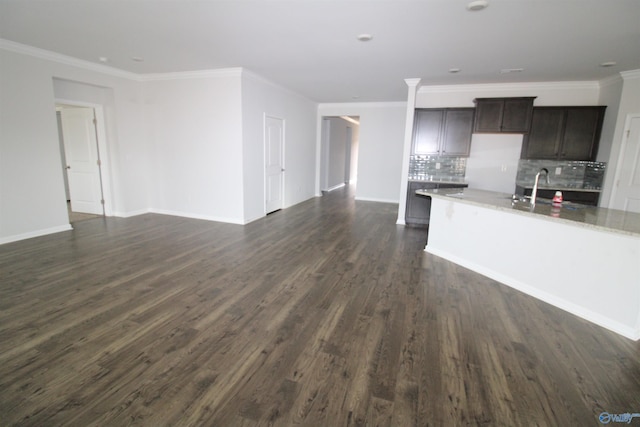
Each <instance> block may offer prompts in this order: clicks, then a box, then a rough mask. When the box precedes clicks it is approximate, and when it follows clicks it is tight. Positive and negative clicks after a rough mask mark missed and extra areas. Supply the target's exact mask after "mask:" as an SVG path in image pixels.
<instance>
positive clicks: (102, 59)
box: [98, 56, 109, 62]
mask: <svg viewBox="0 0 640 427" xmlns="http://www.w3.org/2000/svg"><path fill="white" fill-rule="evenodd" d="M98 61H100V62H109V58H107V57H106V56H101V57H100V58H98Z"/></svg>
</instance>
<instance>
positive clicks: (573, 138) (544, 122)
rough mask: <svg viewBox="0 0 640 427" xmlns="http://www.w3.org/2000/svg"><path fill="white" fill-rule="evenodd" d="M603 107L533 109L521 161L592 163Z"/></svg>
mask: <svg viewBox="0 0 640 427" xmlns="http://www.w3.org/2000/svg"><path fill="white" fill-rule="evenodd" d="M605 109H606V107H601V106H593V107H591V106H590V107H536V108H534V109H533V117H532V121H531V131H530V132H529V134H528V135H526V136H525V138H524V144H523V147H522V158H524V159H558V160H585V161H595V159H596V156H597V154H598V143H599V142H600V133H601V131H602V121H603V120H604V113H605Z"/></svg>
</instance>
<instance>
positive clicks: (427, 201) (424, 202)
mask: <svg viewBox="0 0 640 427" xmlns="http://www.w3.org/2000/svg"><path fill="white" fill-rule="evenodd" d="M465 187H468V185H467V184H450V183H436V182H422V181H409V185H408V186H407V207H406V210H405V215H404V222H405V224H406V225H408V226H409V227H428V226H429V216H430V215H431V197H428V196H418V195H417V194H416V191H418V190H421V189H427V190H433V189H435V188H465Z"/></svg>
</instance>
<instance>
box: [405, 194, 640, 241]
mask: <svg viewBox="0 0 640 427" xmlns="http://www.w3.org/2000/svg"><path fill="white" fill-rule="evenodd" d="M416 194H420V195H423V196H432V197H439V198H443V199H449V198H451V199H456V201H459V202H461V203H467V204H472V205H478V206H482V207H485V208H492V209H496V210H501V211H508V212H513V213H516V214H520V215H534V216H536V217H539V218H540V219H543V220H547V221H555V222H558V221H560V222H565V223H568V224H572V225H577V226H582V227H586V228H592V229H598V230H602V231H608V232H614V233H621V234H627V235H630V236H635V237H640V213H635V212H625V211H620V210H616V209H606V208H598V207H594V206H586V205H581V204H578V203H570V202H563V203H562V207H561V208H554V207H553V206H552V205H551V200H547V199H541V198H538V199H537V203H536V205H535V206H534V207H533V208H532V207H531V206H530V204H529V203H528V202H521V201H518V202H514V201H513V199H512V195H511V194H507V193H498V192H494V191H485V190H477V189H472V188H451V189H436V190H418V191H416Z"/></svg>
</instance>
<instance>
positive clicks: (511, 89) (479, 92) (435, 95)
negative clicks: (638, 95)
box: [416, 82, 600, 108]
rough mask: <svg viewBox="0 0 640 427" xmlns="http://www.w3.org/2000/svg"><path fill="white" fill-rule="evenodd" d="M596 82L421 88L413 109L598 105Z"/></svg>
mask: <svg viewBox="0 0 640 427" xmlns="http://www.w3.org/2000/svg"><path fill="white" fill-rule="evenodd" d="M599 88H600V86H599V84H598V82H557V83H555V82H551V83H513V84H481V85H455V86H422V87H420V89H418V93H417V94H416V108H452V107H474V106H475V104H474V103H473V100H474V99H475V98H501V97H517V96H535V97H536V99H535V100H534V101H533V105H534V106H535V107H542V106H545V107H550V106H567V105H599V104H598V101H599V99H598V95H599Z"/></svg>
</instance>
